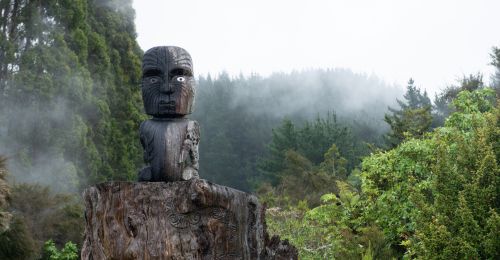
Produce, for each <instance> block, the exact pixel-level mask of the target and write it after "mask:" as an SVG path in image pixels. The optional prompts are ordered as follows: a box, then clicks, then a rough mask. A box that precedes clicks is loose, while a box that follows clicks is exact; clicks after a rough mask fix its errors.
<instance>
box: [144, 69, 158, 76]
mask: <svg viewBox="0 0 500 260" xmlns="http://www.w3.org/2000/svg"><path fill="white" fill-rule="evenodd" d="M160 75H161V70H159V69H148V70H146V71H145V72H144V73H143V77H152V76H160Z"/></svg>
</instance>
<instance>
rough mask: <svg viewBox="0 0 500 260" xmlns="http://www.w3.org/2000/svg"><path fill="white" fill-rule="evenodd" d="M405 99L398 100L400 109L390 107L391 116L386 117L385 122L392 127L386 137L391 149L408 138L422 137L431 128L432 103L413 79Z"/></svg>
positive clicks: (410, 81) (409, 83) (409, 82)
mask: <svg viewBox="0 0 500 260" xmlns="http://www.w3.org/2000/svg"><path fill="white" fill-rule="evenodd" d="M404 99H405V100H404V101H402V100H399V99H398V100H397V102H398V104H399V107H400V108H399V109H394V108H391V107H389V111H390V112H391V114H386V115H385V117H384V121H385V122H386V123H387V124H389V126H390V127H391V132H390V133H388V134H387V136H386V138H387V143H388V145H389V146H391V147H395V146H397V145H398V144H399V143H401V142H402V141H403V140H404V139H405V138H407V137H419V136H422V135H423V134H424V133H425V132H427V131H428V130H429V129H430V126H431V121H432V116H431V101H430V99H429V97H428V96H427V92H426V91H424V92H423V93H422V91H421V90H420V88H418V87H417V86H416V85H415V81H414V80H413V79H411V78H410V80H409V81H408V86H407V88H406V93H405V95H404Z"/></svg>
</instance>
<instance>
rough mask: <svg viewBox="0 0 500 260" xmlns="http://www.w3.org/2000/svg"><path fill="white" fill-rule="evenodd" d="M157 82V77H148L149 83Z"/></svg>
mask: <svg viewBox="0 0 500 260" xmlns="http://www.w3.org/2000/svg"><path fill="white" fill-rule="evenodd" d="M157 82H158V79H157V78H150V79H149V83H152V84H154V83H157Z"/></svg>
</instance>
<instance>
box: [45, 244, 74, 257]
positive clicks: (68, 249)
mask: <svg viewBox="0 0 500 260" xmlns="http://www.w3.org/2000/svg"><path fill="white" fill-rule="evenodd" d="M42 259H43V260H76V259H78V248H77V247H76V245H75V244H74V243H72V242H71V241H70V242H67V243H66V244H65V245H64V247H63V248H62V249H61V250H58V249H57V247H56V245H55V243H54V241H52V240H48V241H47V242H45V244H44V246H43V257H42Z"/></svg>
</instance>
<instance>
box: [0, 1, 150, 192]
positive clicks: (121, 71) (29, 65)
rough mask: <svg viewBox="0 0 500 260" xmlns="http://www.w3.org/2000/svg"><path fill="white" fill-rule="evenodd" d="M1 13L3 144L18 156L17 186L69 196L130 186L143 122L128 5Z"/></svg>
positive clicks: (49, 5)
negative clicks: (32, 184) (31, 184)
mask: <svg viewBox="0 0 500 260" xmlns="http://www.w3.org/2000/svg"><path fill="white" fill-rule="evenodd" d="M0 13H2V17H1V19H0V35H1V37H0V111H2V112H1V113H0V125H2V128H4V129H1V130H2V131H5V133H6V134H5V135H2V138H0V144H1V145H2V147H4V148H3V149H8V150H7V152H8V153H10V154H13V155H19V156H15V157H13V159H12V161H11V165H12V167H11V172H13V174H14V175H15V176H16V178H17V180H18V181H38V182H40V183H43V184H51V185H53V187H54V188H56V189H57V191H60V192H68V191H76V190H78V189H79V188H81V187H83V186H85V185H87V184H89V183H95V182H98V181H103V180H111V179H114V180H127V179H128V180H130V179H134V178H135V175H136V171H137V169H138V168H139V167H140V164H141V148H140V146H139V142H138V141H137V136H136V131H137V126H138V125H139V123H140V121H142V120H143V119H144V118H145V116H143V115H142V114H141V110H142V108H141V107H142V106H141V97H140V92H139V88H137V83H138V82H139V77H140V56H141V54H142V51H141V50H140V49H139V47H138V45H137V43H136V42H135V37H136V33H135V28H134V24H133V15H134V14H133V10H132V7H131V1H129V0H123V1H119V2H114V1H112V2H108V3H105V2H102V1H90V0H76V1H67V0H65V1H21V0H14V1H7V0H1V1H0ZM47 162H50V163H47ZM48 164H50V165H48ZM41 176H44V178H40V177H41ZM36 178H38V179H36ZM56 180H57V181H56Z"/></svg>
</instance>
